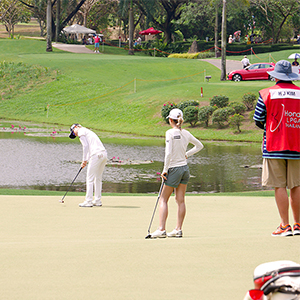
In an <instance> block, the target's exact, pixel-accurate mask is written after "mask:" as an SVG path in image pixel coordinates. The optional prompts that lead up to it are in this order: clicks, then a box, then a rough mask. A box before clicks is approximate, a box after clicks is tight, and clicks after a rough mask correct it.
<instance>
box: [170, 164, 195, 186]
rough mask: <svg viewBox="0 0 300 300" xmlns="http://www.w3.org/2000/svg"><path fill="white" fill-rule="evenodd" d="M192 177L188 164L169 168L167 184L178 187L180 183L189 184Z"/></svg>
mask: <svg viewBox="0 0 300 300" xmlns="http://www.w3.org/2000/svg"><path fill="white" fill-rule="evenodd" d="M189 179H190V170H189V167H188V166H187V165H185V166H182V167H174V168H169V170H168V175H167V180H166V181H165V185H167V186H170V187H173V188H177V187H178V186H179V184H187V183H188V182H189Z"/></svg>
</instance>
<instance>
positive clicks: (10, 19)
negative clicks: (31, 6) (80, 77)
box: [0, 0, 30, 37]
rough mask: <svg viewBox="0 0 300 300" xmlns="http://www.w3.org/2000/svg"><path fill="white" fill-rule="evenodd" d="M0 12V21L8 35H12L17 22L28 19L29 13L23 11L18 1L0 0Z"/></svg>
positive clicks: (26, 21)
mask: <svg viewBox="0 0 300 300" xmlns="http://www.w3.org/2000/svg"><path fill="white" fill-rule="evenodd" d="M0 12H1V14H0V22H1V23H3V24H4V26H5V28H6V31H7V32H8V35H9V36H10V37H11V36H13V35H14V27H15V25H16V24H17V23H19V22H24V23H28V22H29V21H30V14H29V13H28V12H27V11H24V9H23V6H22V4H20V3H19V2H18V1H10V0H1V7H0Z"/></svg>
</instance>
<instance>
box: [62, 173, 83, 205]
mask: <svg viewBox="0 0 300 300" xmlns="http://www.w3.org/2000/svg"><path fill="white" fill-rule="evenodd" d="M81 170H82V167H80V169H79V171H78V173H77V175H76V176H75V178H74V179H73V181H72V183H71V184H70V186H69V188H68V190H67V191H66V193H65V194H64V196H63V197H62V199H61V200H59V202H60V203H65V201H64V199H65V197H66V195H67V193H68V191H69V190H70V188H71V186H72V185H73V183H74V181H75V180H76V178H77V176H78V175H79V173H80V172H81Z"/></svg>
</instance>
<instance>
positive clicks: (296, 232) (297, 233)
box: [294, 223, 300, 235]
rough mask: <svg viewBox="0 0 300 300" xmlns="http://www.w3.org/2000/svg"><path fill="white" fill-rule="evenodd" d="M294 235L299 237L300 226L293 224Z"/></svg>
mask: <svg viewBox="0 0 300 300" xmlns="http://www.w3.org/2000/svg"><path fill="white" fill-rule="evenodd" d="M294 235H300V224H299V223H295V224H294Z"/></svg>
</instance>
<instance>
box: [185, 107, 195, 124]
mask: <svg viewBox="0 0 300 300" xmlns="http://www.w3.org/2000/svg"><path fill="white" fill-rule="evenodd" d="M183 119H184V121H185V122H189V123H190V124H191V126H192V127H194V126H195V125H196V123H197V122H198V107H197V106H187V107H186V108H185V109H184V110H183Z"/></svg>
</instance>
